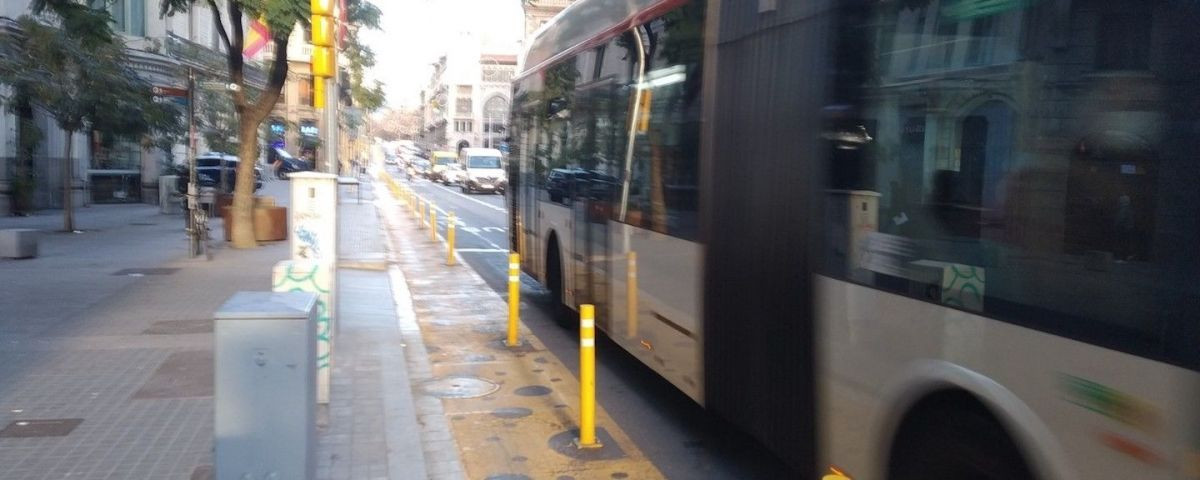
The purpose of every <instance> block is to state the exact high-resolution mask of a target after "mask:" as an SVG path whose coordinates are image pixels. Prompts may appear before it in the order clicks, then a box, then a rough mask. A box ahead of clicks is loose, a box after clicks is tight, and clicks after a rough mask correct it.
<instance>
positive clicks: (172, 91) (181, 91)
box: [150, 85, 188, 97]
mask: <svg viewBox="0 0 1200 480" xmlns="http://www.w3.org/2000/svg"><path fill="white" fill-rule="evenodd" d="M150 91H151V93H153V94H154V96H156V97H186V96H188V91H187V89H186V88H176V87H160V86H158V85H155V86H154V87H152V88H151V90H150Z"/></svg>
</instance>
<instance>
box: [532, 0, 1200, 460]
mask: <svg viewBox="0 0 1200 480" xmlns="http://www.w3.org/2000/svg"><path fill="white" fill-rule="evenodd" d="M1197 24H1200V2H1195V1H1191V0H1127V1H1126V0H987V1H983V0H890V1H884V0H806V1H789V0H758V1H731V0H711V1H705V0H691V1H686V0H685V1H679V0H660V1H653V0H579V1H577V2H575V3H573V4H572V5H571V6H570V7H568V8H567V9H566V10H564V11H563V12H562V13H561V14H560V15H559V16H558V17H556V18H555V19H554V20H553V21H551V22H550V23H549V24H547V25H545V26H544V27H543V28H542V29H541V30H539V31H538V32H537V33H536V34H535V36H534V38H533V39H532V41H531V43H530V44H529V47H528V51H527V52H526V54H525V56H524V61H523V65H522V67H521V73H520V74H519V76H518V77H517V79H516V81H515V84H514V88H515V94H514V108H513V119H512V123H511V125H512V129H511V135H512V139H511V140H512V141H511V147H512V153H511V155H510V158H509V168H510V172H509V179H510V184H511V185H510V191H509V206H510V214H511V215H510V216H511V222H512V229H511V231H512V232H513V237H512V240H511V242H512V246H513V249H514V250H516V251H518V252H519V253H521V255H522V256H521V258H522V268H523V269H524V270H525V271H526V272H527V273H529V274H531V275H532V276H534V277H535V278H537V279H538V280H539V281H541V282H542V283H543V284H545V286H546V287H547V288H548V289H549V290H550V291H551V292H553V295H554V297H555V298H557V299H558V300H559V301H560V302H561V303H562V305H563V309H564V312H566V314H565V315H564V317H569V311H570V309H573V308H575V307H576V306H577V305H579V304H583V303H591V304H595V305H596V308H597V312H598V319H597V325H599V326H601V328H602V329H603V330H604V331H605V332H606V333H607V334H608V335H609V336H610V337H611V338H612V339H613V340H614V341H615V342H616V343H617V344H619V345H621V346H622V347H624V348H625V349H627V350H628V351H629V352H630V353H631V354H633V355H634V356H635V357H637V358H639V359H640V360H641V361H642V362H644V363H645V364H646V365H647V366H648V367H649V368H651V369H653V370H654V371H656V372H658V373H659V374H661V375H662V377H663V378H665V379H666V380H667V381H669V382H671V383H672V384H674V385H675V386H676V387H678V388H679V389H680V390H681V391H683V392H685V393H686V394H687V395H689V396H691V397H692V398H693V399H695V400H696V401H697V402H699V403H701V404H703V405H704V406H705V408H707V409H709V410H711V411H713V412H714V413H715V414H717V415H719V416H721V417H723V418H725V419H727V420H729V421H730V422H732V423H733V424H735V425H737V426H739V427H740V428H742V429H744V430H745V431H747V432H749V433H750V434H751V435H753V436H754V437H756V438H757V439H759V440H760V441H761V442H762V443H763V445H765V446H766V447H767V448H770V449H771V450H773V451H774V452H775V453H776V454H778V455H779V456H780V457H782V458H784V459H785V460H787V461H789V462H790V463H791V464H792V465H794V466H795V467H796V468H797V469H798V470H799V471H800V472H802V474H803V475H804V476H806V477H808V476H816V475H818V474H820V473H822V472H825V471H827V469H828V468H829V467H831V466H836V467H837V468H839V469H840V470H842V471H845V472H846V473H847V474H849V475H850V476H852V477H853V478H858V479H987V478H995V479H1009V478H1014V479H1024V478H1029V479H1033V478H1036V479H1081V480H1092V479H1102V478H1103V479H1109V478H1111V479H1129V478H1138V479H1164V480H1165V479H1197V478H1200V310H1197V309H1198V308H1200V188H1198V185H1200V160H1197V158H1200V155H1198V154H1200V54H1198V53H1197V52H1200V28H1196V25H1197ZM633 259H636V261H633Z"/></svg>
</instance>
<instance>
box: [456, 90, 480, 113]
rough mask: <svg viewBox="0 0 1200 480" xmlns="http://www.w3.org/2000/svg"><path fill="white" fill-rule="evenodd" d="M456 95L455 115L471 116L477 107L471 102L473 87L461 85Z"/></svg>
mask: <svg viewBox="0 0 1200 480" xmlns="http://www.w3.org/2000/svg"><path fill="white" fill-rule="evenodd" d="M455 93H456V95H455V99H454V112H455V113H468V114H469V113H471V112H473V111H475V110H474V107H475V106H474V105H473V104H472V102H471V86H470V85H459V86H458V87H457V89H456V92H455Z"/></svg>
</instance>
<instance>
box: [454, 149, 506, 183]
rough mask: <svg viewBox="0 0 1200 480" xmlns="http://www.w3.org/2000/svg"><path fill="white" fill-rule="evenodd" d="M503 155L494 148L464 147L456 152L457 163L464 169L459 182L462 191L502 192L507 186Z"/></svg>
mask: <svg viewBox="0 0 1200 480" xmlns="http://www.w3.org/2000/svg"><path fill="white" fill-rule="evenodd" d="M503 159H504V156H503V155H502V154H501V153H500V151H499V150H496V149H494V148H464V149H462V152H460V153H459V154H458V163H459V164H460V165H462V166H463V169H464V170H465V171H466V175H465V178H463V179H462V182H461V183H459V186H460V188H462V191H463V193H472V192H496V193H500V194H503V193H504V190H505V189H506V188H508V176H507V175H505V173H504V160H503Z"/></svg>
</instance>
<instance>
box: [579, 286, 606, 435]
mask: <svg viewBox="0 0 1200 480" xmlns="http://www.w3.org/2000/svg"><path fill="white" fill-rule="evenodd" d="M575 446H577V447H579V448H598V447H602V446H603V445H600V442H597V441H596V310H595V308H594V307H593V306H592V305H589V304H583V305H580V306H579V439H578V440H577V441H576V444H575Z"/></svg>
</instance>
